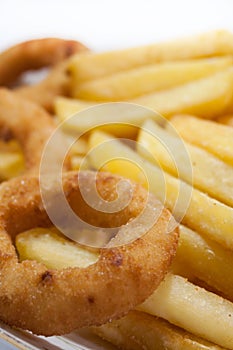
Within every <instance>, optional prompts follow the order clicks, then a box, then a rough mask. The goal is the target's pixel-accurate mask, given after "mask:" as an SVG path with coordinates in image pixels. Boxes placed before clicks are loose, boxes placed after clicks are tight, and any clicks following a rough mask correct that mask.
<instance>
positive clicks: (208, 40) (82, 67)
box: [69, 30, 233, 85]
mask: <svg viewBox="0 0 233 350" xmlns="http://www.w3.org/2000/svg"><path fill="white" fill-rule="evenodd" d="M232 43H233V36H232V34H231V33H229V32H227V31H224V30H221V31H213V32H208V33H205V34H202V35H196V36H192V37H188V38H184V39H181V40H180V39H178V40H173V41H170V42H165V43H158V44H152V45H147V46H142V47H136V48H131V49H126V50H118V51H111V52H104V53H97V54H92V53H87V54H86V53H85V54H82V55H80V54H79V55H75V56H74V57H73V58H72V59H71V62H70V66H69V69H70V72H71V74H72V75H73V80H74V84H75V85H76V84H77V83H81V82H83V81H87V80H93V79H97V78H100V77H104V76H107V75H111V74H113V73H116V72H121V71H126V70H129V69H133V68H137V67H140V66H144V65H148V64H154V63H157V62H164V61H175V60H186V59H190V58H202V57H211V56H221V55H232V53H233V44H232Z"/></svg>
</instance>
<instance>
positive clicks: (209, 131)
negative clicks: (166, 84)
mask: <svg viewBox="0 0 233 350" xmlns="http://www.w3.org/2000/svg"><path fill="white" fill-rule="evenodd" d="M171 121H172V124H173V125H174V126H175V128H176V130H177V131H178V132H179V134H180V135H181V136H182V137H183V138H184V139H185V140H186V141H188V142H190V143H192V144H194V145H197V146H199V147H201V148H203V149H206V150H207V151H209V152H210V153H213V154H214V155H216V156H217V157H218V158H220V159H222V160H224V161H225V162H227V163H230V164H231V165H233V151H232V150H233V129H232V128H230V127H228V126H226V125H220V124H218V123H216V122H214V121H207V120H200V119H198V118H195V117H194V116H189V115H180V116H179V115H177V116H174V117H173V118H172V119H171ZM217 170H218V171H219V169H217ZM214 176H215V174H214Z"/></svg>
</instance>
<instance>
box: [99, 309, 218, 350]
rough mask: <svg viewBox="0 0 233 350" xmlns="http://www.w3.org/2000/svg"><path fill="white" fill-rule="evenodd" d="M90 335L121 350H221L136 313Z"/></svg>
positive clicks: (164, 322) (157, 319) (164, 323)
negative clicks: (94, 335)
mask: <svg viewBox="0 0 233 350" xmlns="http://www.w3.org/2000/svg"><path fill="white" fill-rule="evenodd" d="M94 332H95V333H96V334H98V335H99V336H100V337H102V338H103V339H106V340H108V341H109V342H111V343H113V344H114V345H116V346H117V347H119V348H120V349H125V350H141V349H156V350H164V349H166V350H174V349H179V350H204V349H205V350H207V349H208V350H220V349H223V348H222V347H220V346H218V345H215V344H212V343H210V342H208V341H206V340H204V339H201V338H199V337H197V336H194V335H193V334H191V333H188V332H187V331H184V330H183V329H181V328H178V327H176V326H174V325H172V324H170V323H169V322H167V321H165V320H163V319H161V318H158V317H153V316H151V315H149V314H147V313H144V312H140V311H131V312H129V313H128V314H127V315H126V316H125V317H123V318H121V319H120V320H116V321H113V322H111V323H107V324H105V325H102V326H100V327H96V328H95V329H94Z"/></svg>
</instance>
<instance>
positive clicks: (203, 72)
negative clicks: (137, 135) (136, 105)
mask: <svg viewBox="0 0 233 350" xmlns="http://www.w3.org/2000/svg"><path fill="white" fill-rule="evenodd" d="M232 62H233V61H232V57H219V58H207V59H206V58H205V59H199V60H188V61H178V62H166V63H157V64H153V65H148V66H143V67H139V68H136V69H131V70H128V71H126V72H120V73H115V74H113V75H110V76H107V77H104V78H100V79H96V80H91V81H87V82H84V83H81V84H80V82H78V81H77V84H74V83H73V92H72V96H73V97H76V98H79V99H83V100H90V101H91V100H92V101H108V102H112V101H122V100H129V99H132V98H136V97H138V96H141V95H146V94H149V93H152V92H154V91H159V90H165V89H169V88H172V87H174V86H177V85H182V84H185V83H187V82H190V81H192V80H197V79H201V78H203V77H207V76H209V75H211V74H214V73H216V72H219V71H221V70H224V69H225V68H227V67H230V66H231V65H232Z"/></svg>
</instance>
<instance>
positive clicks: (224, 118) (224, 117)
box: [215, 114, 233, 126]
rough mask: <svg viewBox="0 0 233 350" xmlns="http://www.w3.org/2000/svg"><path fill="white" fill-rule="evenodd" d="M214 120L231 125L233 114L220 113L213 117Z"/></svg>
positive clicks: (232, 123)
mask: <svg viewBox="0 0 233 350" xmlns="http://www.w3.org/2000/svg"><path fill="white" fill-rule="evenodd" d="M215 121H216V122H218V123H221V124H226V125H229V126H233V115H231V114H227V115H220V116H219V117H218V118H216V119H215Z"/></svg>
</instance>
